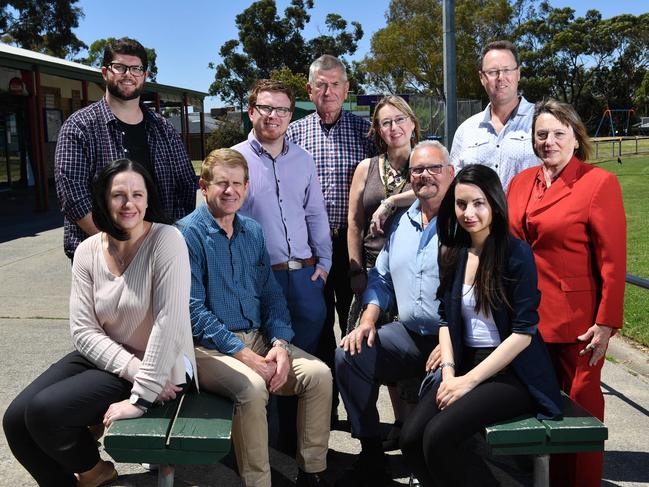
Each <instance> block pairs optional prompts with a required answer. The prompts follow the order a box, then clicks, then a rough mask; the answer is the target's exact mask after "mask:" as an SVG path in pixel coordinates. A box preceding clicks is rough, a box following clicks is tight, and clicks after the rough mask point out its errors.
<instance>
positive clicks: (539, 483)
mask: <svg viewBox="0 0 649 487" xmlns="http://www.w3.org/2000/svg"><path fill="white" fill-rule="evenodd" d="M549 485H550V455H535V456H534V487H549Z"/></svg>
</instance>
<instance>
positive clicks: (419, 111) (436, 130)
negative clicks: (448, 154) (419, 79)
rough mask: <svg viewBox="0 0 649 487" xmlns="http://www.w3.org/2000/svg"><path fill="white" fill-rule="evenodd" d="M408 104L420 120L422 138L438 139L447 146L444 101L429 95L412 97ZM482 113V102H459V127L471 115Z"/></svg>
mask: <svg viewBox="0 0 649 487" xmlns="http://www.w3.org/2000/svg"><path fill="white" fill-rule="evenodd" d="M408 103H409V105H410V107H411V108H412V110H413V111H414V112H415V115H416V116H417V119H418V120H419V125H420V126H421V136H422V138H424V139H427V138H428V139H438V140H440V141H441V142H442V143H444V144H445V141H444V116H445V110H446V103H445V102H444V100H439V99H437V98H433V97H432V96H427V95H410V99H409V102H408ZM480 111H482V102H481V101H480V100H458V101H457V124H458V127H459V125H460V124H461V123H462V122H464V121H465V120H466V119H467V118H469V117H470V116H471V115H474V114H476V113H478V112H480Z"/></svg>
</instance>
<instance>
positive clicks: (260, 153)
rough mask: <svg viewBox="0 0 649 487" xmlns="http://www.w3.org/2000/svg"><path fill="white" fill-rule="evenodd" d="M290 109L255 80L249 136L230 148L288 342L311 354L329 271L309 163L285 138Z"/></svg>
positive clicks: (278, 85) (281, 88)
mask: <svg viewBox="0 0 649 487" xmlns="http://www.w3.org/2000/svg"><path fill="white" fill-rule="evenodd" d="M294 107H295V98H294V95H293V92H292V90H291V89H290V88H289V87H288V86H286V85H285V84H284V83H282V82H281V81H276V80H259V81H257V83H256V84H255V85H254V87H253V88H252V92H251V94H250V98H249V100H248V116H249V117H250V120H251V122H252V127H253V128H252V130H251V131H250V134H249V135H248V140H246V141H244V142H241V143H240V144H237V145H236V146H234V147H233V149H235V150H237V151H239V152H240V153H241V154H243V156H244V157H245V158H246V161H247V162H248V166H249V168H250V189H249V191H248V197H247V199H246V201H245V203H244V204H243V206H242V207H241V210H240V213H241V214H242V215H245V216H249V217H251V218H253V219H255V220H257V221H258V222H259V223H260V224H261V226H262V228H263V231H264V234H265V236H266V245H267V247H268V253H269V254H270V261H271V265H272V268H273V271H274V274H275V278H276V279H277V281H278V282H279V283H280V285H281V287H282V290H283V291H284V295H285V297H286V301H287V303H288V308H289V312H290V314H291V322H292V324H293V330H294V332H295V337H294V339H293V343H294V344H295V345H297V346H298V347H300V348H302V349H303V350H305V351H307V352H309V353H314V352H315V349H316V346H317V344H318V340H319V338H320V333H321V332H322V327H323V324H324V320H325V316H326V307H325V301H324V293H323V290H324V285H325V281H326V280H327V275H328V273H329V269H330V268H331V237H330V234H329V220H328V219H327V211H326V209H325V204H324V199H323V197H322V190H321V188H320V182H319V181H318V177H317V174H316V167H315V164H314V162H313V158H312V157H311V155H310V154H309V153H308V152H306V151H305V150H304V149H302V148H300V147H299V146H297V145H296V144H294V143H293V142H290V141H289V140H288V138H286V136H285V134H286V129H287V128H288V124H289V122H290V120H291V114H292V113H293V109H294Z"/></svg>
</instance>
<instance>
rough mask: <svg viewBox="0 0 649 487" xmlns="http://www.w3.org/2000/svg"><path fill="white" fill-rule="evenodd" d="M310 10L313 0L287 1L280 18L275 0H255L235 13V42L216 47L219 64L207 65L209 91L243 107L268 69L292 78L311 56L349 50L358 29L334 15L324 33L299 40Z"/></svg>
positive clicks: (304, 70)
mask: <svg viewBox="0 0 649 487" xmlns="http://www.w3.org/2000/svg"><path fill="white" fill-rule="evenodd" d="M312 8H313V0H291V4H290V5H289V6H288V7H287V8H286V9H285V10H284V15H283V17H280V16H279V15H278V13H277V6H276V4H275V0H258V1H256V2H254V3H253V4H252V5H250V7H248V8H246V9H245V10H244V11H243V12H241V13H240V14H239V15H237V17H236V19H235V23H236V26H237V29H238V30H239V35H238V40H237V39H231V40H229V41H227V42H225V43H224V44H223V45H222V46H221V49H220V50H219V55H220V57H221V63H220V64H218V65H216V66H215V64H214V63H210V65H209V66H210V67H211V68H213V69H215V70H216V73H215V79H214V82H213V83H212V85H211V86H210V94H211V95H218V96H220V97H221V99H223V100H224V101H226V102H228V103H232V104H234V105H236V106H238V107H239V108H240V109H242V110H243V107H244V106H245V100H246V97H247V94H248V91H249V89H250V86H251V85H252V84H253V83H254V81H255V80H257V79H259V78H270V77H271V76H272V73H273V72H275V73H276V76H278V75H279V74H277V73H282V74H281V76H285V77H288V78H290V79H291V80H294V77H295V76H299V75H300V74H306V73H307V71H308V68H309V65H310V63H311V62H312V61H313V59H315V58H317V57H319V56H320V55H322V54H325V53H328V54H332V55H334V56H339V57H340V56H343V55H345V54H353V53H354V52H355V51H356V48H357V43H358V41H359V40H360V39H361V38H362V37H363V29H362V28H361V25H360V24H359V23H358V22H351V30H350V29H349V28H348V27H349V26H348V23H347V21H346V20H344V19H343V18H342V17H340V16H339V15H337V14H329V15H327V17H326V20H325V25H326V27H327V31H328V33H329V34H328V35H324V34H323V35H320V36H318V37H316V38H314V39H311V40H309V41H307V40H305V39H304V37H303V36H302V31H303V30H304V27H305V25H306V24H307V23H308V22H309V21H310V20H311V19H310V16H309V14H308V10H309V9H312ZM289 73H290V75H289Z"/></svg>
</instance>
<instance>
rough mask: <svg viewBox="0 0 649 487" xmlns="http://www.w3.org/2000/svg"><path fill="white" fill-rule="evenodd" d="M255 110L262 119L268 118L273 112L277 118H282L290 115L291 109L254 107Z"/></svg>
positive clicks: (268, 106)
mask: <svg viewBox="0 0 649 487" xmlns="http://www.w3.org/2000/svg"><path fill="white" fill-rule="evenodd" d="M255 108H256V109H257V111H258V112H259V113H261V114H262V115H263V116H264V117H270V115H271V114H272V113H273V112H275V113H276V114H277V116H278V117H280V118H284V117H288V116H289V115H290V114H291V109H290V108H286V107H271V106H270V105H255Z"/></svg>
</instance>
